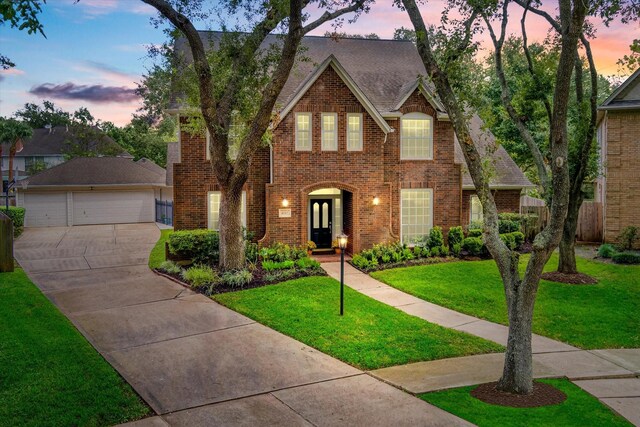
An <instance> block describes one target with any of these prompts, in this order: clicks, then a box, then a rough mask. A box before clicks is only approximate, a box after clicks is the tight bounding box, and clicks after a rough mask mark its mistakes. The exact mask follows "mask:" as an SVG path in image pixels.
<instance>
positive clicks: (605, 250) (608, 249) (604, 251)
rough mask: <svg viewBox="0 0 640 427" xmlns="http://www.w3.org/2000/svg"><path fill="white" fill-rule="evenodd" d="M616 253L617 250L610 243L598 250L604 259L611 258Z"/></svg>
mask: <svg viewBox="0 0 640 427" xmlns="http://www.w3.org/2000/svg"><path fill="white" fill-rule="evenodd" d="M616 252H617V251H616V248H615V247H614V246H613V245H611V244H609V243H605V244H603V245H600V247H599V248H598V256H599V257H602V258H611V257H612V256H614V255H615V254H616Z"/></svg>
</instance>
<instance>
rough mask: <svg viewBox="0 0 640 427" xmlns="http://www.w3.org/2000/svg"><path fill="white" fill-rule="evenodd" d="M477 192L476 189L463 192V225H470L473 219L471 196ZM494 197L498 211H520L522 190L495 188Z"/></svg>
mask: <svg viewBox="0 0 640 427" xmlns="http://www.w3.org/2000/svg"><path fill="white" fill-rule="evenodd" d="M474 194H476V191H475V190H464V191H463V192H462V225H469V222H470V219H471V196H473V195H474ZM493 199H494V200H495V202H496V207H497V208H498V213H502V212H513V213H518V212H520V190H494V191H493Z"/></svg>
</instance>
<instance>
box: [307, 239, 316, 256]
mask: <svg viewBox="0 0 640 427" xmlns="http://www.w3.org/2000/svg"><path fill="white" fill-rule="evenodd" d="M316 248H317V246H316V244H315V242H314V241H313V240H307V254H308V255H311V253H312V252H313V250H314V249H316Z"/></svg>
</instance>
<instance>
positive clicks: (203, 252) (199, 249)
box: [168, 229, 220, 265]
mask: <svg viewBox="0 0 640 427" xmlns="http://www.w3.org/2000/svg"><path fill="white" fill-rule="evenodd" d="M168 243H169V252H170V253H171V254H172V255H176V256H179V257H181V258H188V259H191V260H193V262H194V263H195V264H209V265H213V264H216V263H217V262H218V260H219V258H220V238H219V236H218V232H217V231H213V230H203V229H201V230H181V231H174V232H173V233H171V234H170V235H169V240H168Z"/></svg>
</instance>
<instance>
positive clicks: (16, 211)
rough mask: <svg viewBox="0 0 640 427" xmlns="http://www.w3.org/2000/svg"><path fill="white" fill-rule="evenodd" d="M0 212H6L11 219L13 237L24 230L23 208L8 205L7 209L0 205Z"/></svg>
mask: <svg viewBox="0 0 640 427" xmlns="http://www.w3.org/2000/svg"><path fill="white" fill-rule="evenodd" d="M0 212H2V213H4V214H6V215H7V216H8V217H9V218H11V221H13V237H14V238H16V237H18V236H19V235H21V234H22V231H23V230H24V214H25V210H24V208H22V207H17V206H9V211H7V208H6V207H4V206H2V207H0Z"/></svg>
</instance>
